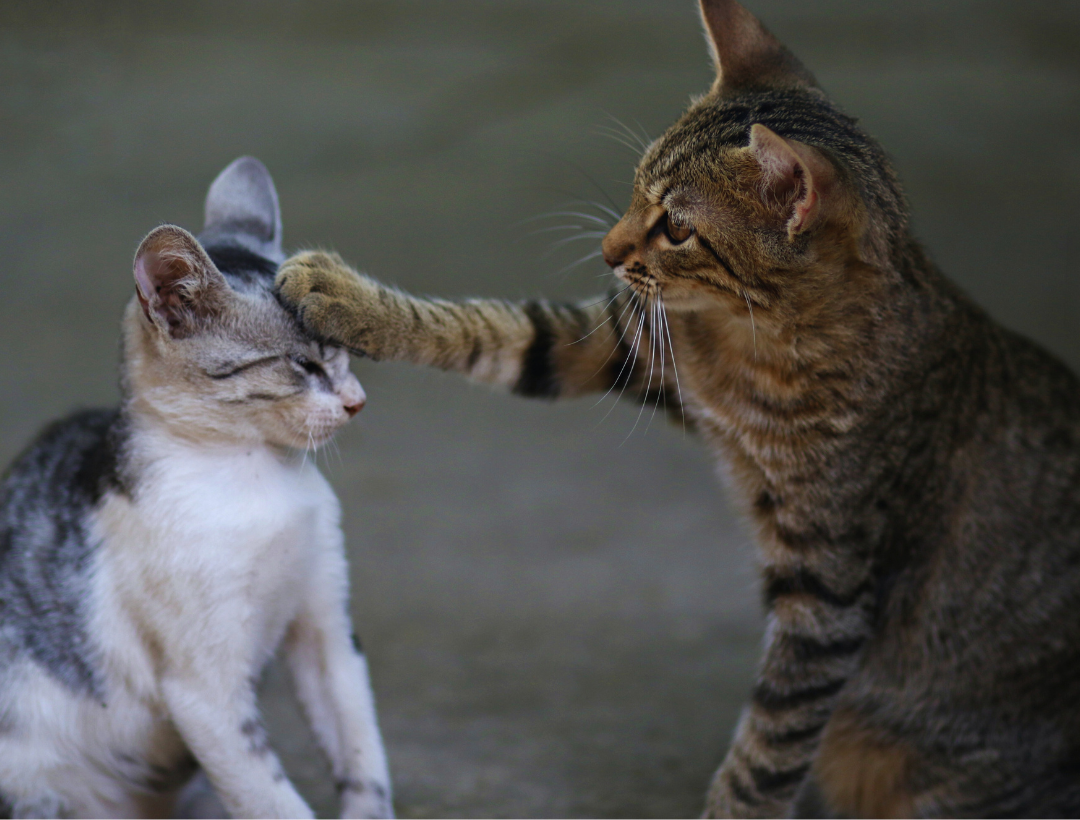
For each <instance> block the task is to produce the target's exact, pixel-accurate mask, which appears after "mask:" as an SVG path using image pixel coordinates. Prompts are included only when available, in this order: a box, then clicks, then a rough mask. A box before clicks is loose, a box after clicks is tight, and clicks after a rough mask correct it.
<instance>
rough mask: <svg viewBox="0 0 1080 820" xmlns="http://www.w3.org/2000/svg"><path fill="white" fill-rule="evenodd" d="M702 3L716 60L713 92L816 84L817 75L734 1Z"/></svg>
mask: <svg viewBox="0 0 1080 820" xmlns="http://www.w3.org/2000/svg"><path fill="white" fill-rule="evenodd" d="M700 2H701V21H702V23H704V25H705V38H706V40H707V41H708V43H709V51H710V52H711V53H712V57H713V61H714V62H715V63H716V82H715V83H714V84H713V90H714V91H717V92H719V93H725V92H729V91H737V90H740V89H744V88H793V87H803V88H816V87H817V80H815V79H814V75H813V74H811V73H810V72H809V71H808V70H807V69H806V67H805V66H803V64H802V63H800V62H799V61H798V59H796V57H795V55H794V54H792V53H791V52H790V51H788V50H787V49H786V48H785V47H784V46H783V45H781V43H780V41H779V40H777V39H776V38H775V37H773V35H772V34H770V33H769V31H768V29H766V28H765V26H763V25H761V21H760V20H758V19H757V18H756V17H755V16H754V15H752V14H751V13H750V12H748V11H747V10H746V9H745V8H743V7H742V6H741V5H739V4H738V3H737V2H735V0H700Z"/></svg>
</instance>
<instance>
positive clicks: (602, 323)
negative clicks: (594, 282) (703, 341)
mask: <svg viewBox="0 0 1080 820" xmlns="http://www.w3.org/2000/svg"><path fill="white" fill-rule="evenodd" d="M277 285H278V292H279V296H280V298H281V300H282V301H283V303H284V304H285V305H286V306H287V307H289V308H290V309H291V310H293V311H294V312H295V313H296V315H297V316H298V317H299V318H300V320H301V321H302V322H303V323H304V325H305V327H306V328H307V329H308V330H309V331H311V332H312V333H314V334H316V335H317V336H319V337H321V338H323V339H325V340H327V341H331V342H334V343H335V344H340V345H343V346H345V347H347V348H349V349H350V350H352V351H353V352H356V353H361V354H364V355H367V356H370V357H371V358H374V359H391V360H399V361H409V362H413V363H415V364H425V365H432V366H435V367H439V368H441V369H443V370H454V371H457V372H459V373H462V374H464V375H466V376H467V377H469V378H471V379H473V380H475V381H479V382H485V383H488V384H497V385H501V386H505V387H507V388H509V389H511V390H513V391H514V392H516V393H519V394H521V395H525V396H537V397H543V398H556V397H564V396H575V395H580V394H582V393H588V392H594V391H605V390H609V389H611V388H613V387H614V388H617V389H619V390H620V391H622V390H623V389H624V388H625V390H626V392H627V393H628V394H630V395H632V396H635V397H637V398H639V399H644V400H648V401H654V400H656V399H659V398H660V397H661V395H664V394H665V392H667V393H669V394H670V395H665V396H664V398H665V401H666V405H667V406H668V407H669V408H672V407H674V406H675V401H674V396H675V393H676V391H675V389H674V387H673V386H671V387H669V385H668V382H670V381H671V377H670V376H669V374H672V373H673V369H672V365H671V353H670V344H669V342H670V339H671V336H670V333H669V332H668V330H667V327H666V324H665V323H664V321H663V320H662V318H661V313H660V311H659V310H656V309H655V306H654V305H651V304H648V303H647V302H646V301H645V300H642V299H640V298H639V297H637V296H635V295H634V294H633V292H632V291H631V290H629V289H626V288H615V289H613V290H612V291H611V292H610V293H608V294H607V295H606V296H604V297H600V298H597V299H594V300H591V301H590V302H587V303H582V304H577V305H572V304H558V303H554V302H549V301H545V300H529V301H524V302H507V301H502V300H496V299H466V300H462V301H453V302H452V301H447V300H442V299H421V298H417V297H414V296H410V295H408V294H406V293H402V292H401V291H399V290H395V289H393V288H388V287H386V286H385V285H382V284H380V283H379V282H377V281H375V280H374V279H371V278H370V277H367V276H363V275H361V274H358V273H356V272H355V271H354V270H352V269H351V268H349V267H348V266H347V265H346V264H345V263H344V262H343V261H342V260H341V258H340V257H338V256H337V255H334V254H326V253H319V252H307V253H301V254H298V255H296V256H294V257H293V258H292V259H289V260H288V261H287V262H286V263H285V264H284V265H283V266H282V268H281V270H280V272H279V273H278V279H277ZM672 384H673V383H672Z"/></svg>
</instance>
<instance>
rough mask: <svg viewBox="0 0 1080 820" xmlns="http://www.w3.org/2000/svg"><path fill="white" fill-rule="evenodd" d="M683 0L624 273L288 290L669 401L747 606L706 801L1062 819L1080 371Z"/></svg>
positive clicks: (771, 44)
mask: <svg viewBox="0 0 1080 820" xmlns="http://www.w3.org/2000/svg"><path fill="white" fill-rule="evenodd" d="M702 12H703V17H704V20H705V23H706V29H707V31H708V33H709V39H710V44H711V46H712V47H713V49H714V56H715V58H716V60H717V66H718V77H717V81H716V83H715V85H714V86H713V88H712V89H711V91H710V92H709V93H708V94H706V95H705V96H704V97H702V98H701V99H700V100H698V101H696V102H695V103H694V104H693V105H692V106H691V107H690V109H689V110H688V111H687V113H686V114H685V115H684V116H683V117H682V119H680V120H679V122H677V123H676V124H675V125H674V126H673V127H672V128H671V129H670V130H669V131H668V132H667V133H666V134H665V135H664V136H663V137H662V138H661V139H660V140H658V141H657V142H656V143H654V144H653V145H652V146H650V147H649V149H648V150H647V152H646V154H645V156H644V157H643V158H642V160H641V163H640V165H639V167H638V170H637V176H636V180H635V188H634V194H633V199H632V202H631V205H630V208H629V210H628V211H627V213H626V215H625V216H624V217H623V218H622V220H621V221H620V222H619V224H618V225H616V226H615V227H614V228H613V229H612V230H611V232H610V233H609V235H608V236H607V238H606V239H605V240H604V253H605V258H606V259H607V261H608V262H609V264H611V265H612V267H613V268H614V270H615V273H616V276H617V277H618V278H619V279H620V280H622V281H623V282H624V283H626V284H628V285H629V288H628V289H627V290H625V291H623V292H621V293H618V294H617V295H615V296H614V298H612V299H611V300H610V301H607V300H600V301H599V302H596V303H593V304H590V305H582V306H564V305H555V304H550V303H546V302H528V303H523V304H511V303H507V302H497V301H489V300H474V301H465V302H444V301H432V300H422V299H415V298H413V297H410V296H407V295H405V294H403V293H400V292H397V291H394V290H390V289H388V288H386V287H384V286H382V285H380V284H378V283H377V282H375V281H373V280H371V279H368V278H366V277H360V276H357V275H356V274H354V273H353V272H351V271H350V270H349V269H348V268H346V267H345V266H344V265H343V263H342V262H341V260H339V259H338V258H336V257H333V256H328V255H325V254H317V253H311V254H302V255H300V256H299V257H296V258H294V259H293V260H292V261H290V262H288V263H287V264H286V265H285V267H284V268H283V269H282V271H281V273H280V276H279V280H278V281H279V285H280V288H281V293H282V295H283V298H284V299H285V300H286V301H287V302H288V303H289V304H291V305H292V306H293V307H294V308H295V309H296V310H297V311H298V313H299V315H300V316H301V317H302V319H303V321H304V322H305V324H306V325H307V326H308V328H309V329H311V330H313V331H314V332H316V333H318V334H320V335H322V336H323V337H325V338H328V339H331V340H334V341H336V342H340V343H342V344H344V345H346V346H348V347H350V348H352V349H353V350H356V351H360V352H363V353H366V354H367V355H369V356H372V357H373V358H377V359H402V360H408V361H413V362H417V363H423V364H431V365H435V366H437V367H441V368H444V369H450V370H457V371H460V372H463V373H465V374H467V375H469V376H470V377H472V378H474V379H477V380H480V381H486V382H492V383H497V384H502V385H507V386H509V387H512V388H513V389H514V390H515V391H517V392H518V393H521V394H524V395H530V396H541V397H549V398H551V397H561V396H573V395H577V394H580V393H583V392H586V391H595V390H606V389H609V388H611V387H613V386H614V387H616V388H620V387H622V386H624V385H625V386H626V387H628V390H627V392H628V393H629V394H632V395H634V396H635V397H637V398H639V399H642V400H645V401H650V402H651V401H654V400H657V399H659V398H665V399H666V400H667V401H668V404H669V407H670V406H672V405H673V403H675V402H679V401H681V402H682V409H683V411H684V412H685V415H686V417H687V418H688V419H689V420H691V421H692V423H693V424H694V426H695V427H696V428H697V429H698V430H700V432H701V434H702V436H703V437H704V438H705V440H706V441H707V442H708V444H709V445H710V446H711V447H712V448H713V449H714V450H715V451H716V452H717V453H718V454H720V455H722V456H724V457H725V458H726V460H727V462H728V463H729V464H730V466H731V469H732V471H733V473H734V475H735V477H736V484H737V487H738V489H739V495H740V497H741V499H742V501H743V502H744V503H745V505H746V508H747V509H748V511H749V513H750V514H751V515H752V516H753V519H754V521H755V522H756V524H757V530H758V534H759V544H760V552H761V560H762V564H763V569H762V575H763V588H764V598H765V603H766V606H767V609H768V629H767V639H766V641H767V647H766V650H765V656H764V659H763V661H762V663H761V668H760V673H759V678H758V682H757V685H756V687H755V689H754V691H753V695H752V698H751V701H750V705H749V706H748V707H747V709H746V712H745V714H744V716H743V719H742V721H741V723H740V726H739V728H738V731H737V734H736V737H735V741H734V744H733V746H732V748H731V750H730V752H729V754H728V756H727V759H726V760H725V761H724V764H723V766H722V767H721V768H720V770H719V772H718V773H717V775H716V778H715V780H714V782H713V786H712V788H711V791H710V793H709V796H708V812H709V813H710V814H713V815H739V816H776V815H783V814H786V813H789V812H791V811H826V812H839V813H844V814H852V815H856V816H901V815H911V814H917V815H973V816H989V815H1044V816H1050V815H1073V814H1075V813H1077V812H1080V503H1078V502H1080V383H1078V381H1077V380H1076V379H1075V378H1074V377H1073V376H1072V375H1071V374H1070V373H1069V372H1068V371H1067V370H1066V369H1065V368H1064V367H1063V366H1062V365H1061V364H1059V363H1058V362H1057V361H1055V360H1054V359H1053V358H1052V357H1051V356H1049V355H1048V354H1047V353H1045V352H1044V351H1042V350H1040V349H1039V348H1037V347H1036V346H1034V345H1033V344H1031V343H1030V342H1028V341H1026V340H1024V339H1022V338H1020V337H1018V336H1016V335H1014V334H1012V333H1010V332H1009V331H1006V330H1004V329H1003V328H1001V327H999V326H998V325H996V324H995V323H994V322H992V321H991V320H990V319H989V318H988V317H987V316H986V315H985V314H984V313H982V312H981V311H980V310H979V309H978V308H977V307H975V306H974V305H973V304H971V302H969V301H968V300H967V299H966V298H965V297H964V296H963V295H962V294H960V293H959V292H958V291H957V290H956V289H955V288H954V287H953V286H952V285H950V284H949V283H948V282H947V281H946V280H945V279H944V278H943V277H942V276H941V274H940V273H939V272H938V271H937V270H936V269H935V268H934V267H933V265H932V264H931V263H930V262H929V261H928V260H927V258H926V257H925V255H924V253H923V251H922V250H921V248H920V247H919V245H918V244H917V243H916V242H915V240H914V239H913V238H912V236H911V234H910V232H909V229H908V219H907V211H906V205H905V203H904V199H903V196H902V194H901V191H900V189H899V187H898V185H897V182H896V180H895V177H894V175H893V172H892V170H891V169H890V167H889V165H888V163H887V161H886V159H885V156H884V154H883V153H882V151H881V149H880V148H879V147H878V145H877V144H876V143H875V142H874V141H873V140H872V139H871V138H870V137H868V136H867V135H866V134H865V133H864V132H863V131H862V130H861V129H860V128H859V126H858V125H857V124H856V122H855V121H854V120H852V119H851V118H849V117H847V116H846V115H844V114H843V113H841V112H840V111H839V110H838V109H837V108H836V106H835V105H833V104H832V103H831V102H830V101H829V100H828V99H827V98H826V97H825V95H824V94H823V93H822V92H821V91H820V90H819V89H818V88H817V86H816V84H815V83H814V80H813V78H812V77H811V76H810V74H809V73H808V72H807V71H806V69H804V68H803V67H802V66H800V65H799V64H798V62H797V61H796V60H795V58H794V57H792V56H791V55H790V54H789V53H788V52H787V51H786V50H785V49H784V48H783V47H782V46H781V45H780V44H779V43H777V42H776V40H775V39H773V38H772V36H771V35H769V34H768V33H767V32H766V31H765V30H764V29H763V28H762V27H761V25H760V24H759V23H758V22H757V20H756V19H754V18H753V17H752V16H751V15H750V14H749V13H748V12H746V11H745V10H744V9H743V8H742V7H741V6H739V5H738V4H736V3H735V2H733V1H732V0H703V2H702ZM665 308H666V310H665ZM598 326H599V327H600V329H599V330H597V331H596V332H593V330H594V328H597V327H598ZM675 365H677V367H678V370H677V371H676V368H675Z"/></svg>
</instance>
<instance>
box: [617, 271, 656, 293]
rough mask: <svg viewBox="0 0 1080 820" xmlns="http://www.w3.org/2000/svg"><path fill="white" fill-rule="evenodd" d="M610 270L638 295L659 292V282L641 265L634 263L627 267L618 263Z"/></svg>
mask: <svg viewBox="0 0 1080 820" xmlns="http://www.w3.org/2000/svg"><path fill="white" fill-rule="evenodd" d="M612 272H613V273H614V274H615V276H616V277H617V278H619V279H621V280H622V281H623V282H626V284H628V285H629V286H630V287H631V288H633V290H634V292H635V293H637V294H638V295H639V296H645V297H652V296H656V295H657V294H658V293H659V292H660V283H659V282H658V281H657V280H656V277H655V276H653V275H652V274H651V273H649V272H648V271H647V270H646V269H645V267H644V266H642V265H635V266H634V267H632V268H627V267H626V265H618V266H617V267H615V268H613V269H612Z"/></svg>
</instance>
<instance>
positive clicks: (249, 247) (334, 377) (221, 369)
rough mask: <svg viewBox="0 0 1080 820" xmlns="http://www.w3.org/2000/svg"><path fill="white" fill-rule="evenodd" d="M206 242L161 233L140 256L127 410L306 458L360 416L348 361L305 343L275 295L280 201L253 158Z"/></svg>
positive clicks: (211, 219)
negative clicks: (297, 450)
mask: <svg viewBox="0 0 1080 820" xmlns="http://www.w3.org/2000/svg"><path fill="white" fill-rule="evenodd" d="M201 238H202V240H203V241H202V242H200V241H199V240H198V239H196V238H195V237H194V236H192V235H191V234H190V233H188V232H187V231H185V230H184V229H183V228H178V227H176V226H174V225H162V226H161V227H159V228H157V229H155V230H153V231H151V232H150V234H149V235H148V236H147V237H146V238H145V239H144V240H143V242H142V244H141V245H140V246H139V250H138V252H137V253H136V255H135V284H136V297H135V299H133V300H132V302H131V304H130V305H129V307H128V312H127V315H126V317H125V326H126V327H125V329H126V334H125V380H124V381H125V391H126V393H127V398H128V400H129V401H131V402H133V403H135V405H136V406H137V407H139V409H140V410H143V411H146V412H149V413H151V414H153V415H155V416H157V417H159V418H160V419H161V420H163V421H165V422H166V423H167V424H169V426H170V427H171V428H172V429H174V430H176V431H178V432H181V433H184V432H185V431H186V432H187V433H189V434H190V435H191V436H192V437H196V438H200V439H207V438H213V439H223V440H233V441H239V442H252V443H263V442H265V443H269V444H273V445H277V446H286V447H308V446H313V445H318V444H320V443H322V442H324V441H326V440H327V439H328V438H329V437H330V436H331V434H332V433H333V432H334V430H336V429H337V428H338V427H340V426H341V425H342V424H344V423H345V422H346V421H348V420H349V419H350V418H351V417H352V416H354V415H355V414H356V413H357V412H359V410H360V409H361V408H362V407H363V405H364V400H365V397H364V392H363V389H362V388H361V387H360V383H359V382H358V381H357V380H356V377H355V376H353V375H352V373H350V372H349V358H348V354H347V353H346V352H345V351H344V350H342V349H340V348H335V347H330V346H327V345H324V344H321V343H320V342H319V341H318V340H315V339H312V338H311V337H310V336H309V335H307V334H306V333H304V332H303V330H302V328H301V327H300V325H299V323H298V322H297V321H296V320H295V319H294V318H293V317H292V316H291V315H290V314H289V313H288V312H286V311H285V310H284V308H282V307H281V305H280V304H279V303H278V301H277V299H276V298H275V297H274V294H273V290H272V288H273V281H274V274H275V273H276V272H277V266H278V264H279V263H280V262H281V260H282V259H283V258H284V255H283V253H282V250H281V218H280V215H279V213H278V205H277V194H276V192H275V191H274V186H273V182H272V181H271V179H270V176H269V174H268V173H267V172H266V169H265V168H264V167H263V166H262V164H261V163H260V162H258V160H255V159H252V158H250V157H245V158H242V159H239V160H237V161H236V162H234V163H233V164H232V165H230V166H229V167H228V168H226V169H225V171H223V172H222V173H221V175H220V176H219V177H218V178H217V179H216V180H215V181H214V184H213V185H212V186H211V188H210V193H209V194H208V196H207V202H206V226H205V227H204V229H203V233H202V235H201Z"/></svg>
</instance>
